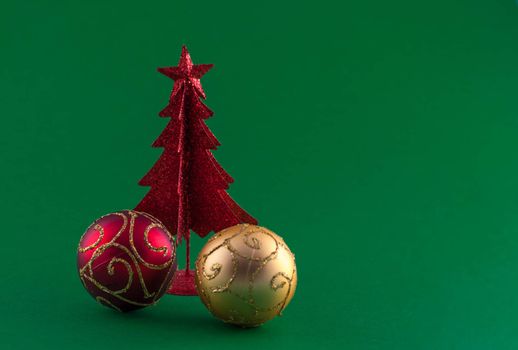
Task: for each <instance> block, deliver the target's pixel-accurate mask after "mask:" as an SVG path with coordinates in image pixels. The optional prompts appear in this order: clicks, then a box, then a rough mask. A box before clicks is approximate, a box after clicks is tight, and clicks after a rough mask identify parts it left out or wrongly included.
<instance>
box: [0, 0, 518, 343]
mask: <svg viewBox="0 0 518 350" xmlns="http://www.w3.org/2000/svg"><path fill="white" fill-rule="evenodd" d="M182 44H187V46H188V48H189V50H190V51H191V54H192V57H193V60H194V62H195V63H214V64H215V68H214V69H213V70H212V71H210V72H209V73H208V74H207V75H205V77H204V78H203V80H202V83H203V85H204V88H205V91H206V93H207V100H206V103H207V105H208V106H209V107H211V108H212V109H213V110H214V111H215V116H214V118H213V119H211V120H209V122H208V124H209V127H210V128H211V129H212V131H213V132H214V133H215V135H216V136H217V137H218V138H219V140H220V141H221V143H222V146H221V147H220V149H219V150H218V151H216V152H215V156H216V158H217V159H218V161H219V162H220V163H221V164H222V165H223V166H224V167H225V168H226V169H227V170H228V172H229V173H230V174H231V175H232V176H233V177H234V178H235V180H236V181H235V183H234V184H233V185H232V187H231V190H230V193H231V194H232V196H233V197H234V198H235V199H236V200H237V201H238V202H239V203H240V204H241V205H242V206H243V207H244V208H246V209H247V210H248V211H249V212H250V213H252V214H253V215H254V216H256V217H257V218H259V220H260V223H261V224H262V225H263V226H266V227H268V228H270V229H272V230H273V231H275V232H277V233H278V234H280V235H281V236H283V237H284V238H285V240H286V242H287V243H288V244H289V245H290V247H291V249H292V250H293V251H294V252H295V254H296V255H297V263H298V270H299V286H298V290H297V292H296V295H295V298H294V299H293V301H292V303H291V304H290V305H289V306H288V308H287V309H286V311H285V314H284V316H283V317H281V318H277V319H275V320H274V321H272V322H270V323H268V324H266V325H264V326H263V327H261V328H258V329H252V330H240V329H236V328H233V327H230V326H227V325H225V324H223V323H221V322H219V321H217V320H216V319H213V318H212V317H211V316H210V314H209V313H208V312H207V311H206V310H205V308H204V307H203V305H202V304H201V302H200V301H199V299H197V298H189V297H187V298H185V297H184V298H182V297H172V296H167V297H165V298H164V299H162V300H161V302H160V303H159V304H158V305H157V306H155V307H152V308H149V309H145V310H141V311H138V312H135V313H133V314H118V313H114V312H112V311H111V310H109V309H107V308H102V307H100V306H98V305H96V304H95V302H94V301H93V300H92V299H91V298H90V297H89V296H88V294H87V293H86V292H85V291H84V290H83V287H82V286H81V283H80V281H79V278H78V277H77V273H76V267H75V254H76V248H77V243H78V240H79V237H80V236H81V234H82V233H83V232H84V230H85V229H86V227H87V226H88V225H89V224H90V223H91V222H92V221H93V220H94V219H95V218H97V217H98V216H100V215H102V214H105V213H108V212H112V211H116V210H120V209H125V208H132V207H133V206H135V205H136V204H137V203H138V201H139V200H140V199H141V198H142V196H143V195H144V194H145V193H146V190H147V189H146V188H143V187H139V186H137V181H138V180H139V179H140V178H141V177H142V176H143V175H144V174H145V173H146V172H147V170H148V169H149V168H150V167H151V166H152V165H153V163H154V162H155V161H156V159H157V158H158V156H159V154H160V150H159V149H152V148H151V147H150V145H151V143H152V141H153V140H154V139H155V138H156V137H157V136H158V135H159V134H160V132H161V130H162V129H163V128H164V126H165V123H166V120H164V119H160V118H158V116H157V114H158V112H159V111H160V110H161V108H163V107H164V106H165V105H166V103H167V100H168V96H169V93H170V89H171V87H172V81H171V80H169V79H168V78H166V77H164V76H162V75H160V74H158V73H157V72H156V67H159V66H171V65H176V63H177V60H178V57H179V54H180V48H181V45H182ZM517 83H518V6H517V4H516V2H514V1H512V0H491V1H474V0H463V1H460V0H459V1H452V0H434V1H425V2H422V1H415V0H412V1H410V0H409V1H382V0H377V1H360V0H357V1H340V2H339V1H336V2H328V1H318V2H304V1H297V2H291V3H287V2H282V1H255V2H245V1H240V2H235V3H233V4H231V3H225V4H223V3H221V2H219V1H182V2H180V1H161V2H158V1H157V2H155V1H144V2H136V1H135V2H132V1H128V0H126V1H62V2H57V1H53V2H51V1H45V2H44V1H41V2H38V1H7V2H6V1H2V3H1V5H0V111H1V112H0V115H1V124H0V159H1V171H0V195H1V201H0V212H1V213H2V214H1V215H2V217H1V218H2V220H1V222H2V227H1V229H0V232H1V238H2V242H1V244H0V253H1V254H0V263H1V270H0V277H1V279H0V287H1V289H0V348H2V349H29V348H32V349H42V348H65V346H66V347H68V348H74V349H116V348H117V349H184V348H187V349H220V348H221V349H272V348H275V349H287V348H293V349H303V348H304V349H306V348H329V349H332V348H334V349H337V348H342V349H471V350H472V349H516V348H517V347H518V155H517V152H516V150H517V149H518V148H517V147H518V92H517V91H518V86H517ZM201 244H202V240H200V239H197V240H196V241H195V250H197V249H199V247H200V246H201Z"/></svg>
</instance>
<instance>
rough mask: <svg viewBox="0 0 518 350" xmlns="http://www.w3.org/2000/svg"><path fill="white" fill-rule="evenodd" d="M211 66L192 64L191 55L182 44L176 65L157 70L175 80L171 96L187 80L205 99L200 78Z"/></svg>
mask: <svg viewBox="0 0 518 350" xmlns="http://www.w3.org/2000/svg"><path fill="white" fill-rule="evenodd" d="M212 66H213V65H212V64H193V63H192V60H191V55H190V54H189V51H187V48H186V47H185V45H184V46H182V55H181V56H180V61H178V66H176V67H164V68H158V71H159V72H160V73H162V74H164V75H166V76H168V77H169V78H171V79H173V80H174V81H175V82H176V84H174V89H173V92H172V93H171V97H173V96H174V95H176V94H177V93H178V91H180V89H181V88H182V87H183V85H184V84H185V83H186V82H187V83H190V84H192V86H194V88H195V89H196V91H197V92H198V93H199V94H200V96H201V97H203V98H204V99H205V92H204V91H203V88H202V87H201V83H200V79H201V77H202V76H203V75H204V74H205V73H207V72H208V71H209V69H211V68H212Z"/></svg>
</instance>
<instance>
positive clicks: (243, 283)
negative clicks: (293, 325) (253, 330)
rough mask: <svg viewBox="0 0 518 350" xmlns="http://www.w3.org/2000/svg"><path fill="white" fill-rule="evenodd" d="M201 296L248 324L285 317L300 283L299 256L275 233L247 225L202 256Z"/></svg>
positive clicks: (218, 312) (217, 239) (220, 313)
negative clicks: (297, 267)
mask: <svg viewBox="0 0 518 350" xmlns="http://www.w3.org/2000/svg"><path fill="white" fill-rule="evenodd" d="M196 286H197V289H198V293H199V295H200V298H201V300H202V301H203V303H204V304H205V306H206V307H207V308H208V309H209V311H210V312H211V313H212V314H213V315H214V316H216V317H217V318H219V319H221V320H223V321H225V322H228V323H232V324H235V325H238V326H242V327H254V326H258V325H260V324H262V323H264V322H266V321H268V320H270V319H272V318H273V317H275V316H277V315H280V313H281V311H282V310H284V308H285V307H286V305H288V303H289V302H290V300H291V298H292V297H293V294H294V293H295V288H296V286H297V272H296V266H295V257H294V255H293V254H292V253H291V251H290V249H289V248H288V246H287V245H286V243H284V241H283V239H282V238H281V237H279V236H277V235H276V234H275V233H273V232H272V231H270V230H268V229H266V228H264V227H259V226H255V225H248V224H241V225H236V226H233V227H230V228H227V229H225V230H223V231H221V232H219V233H217V234H216V235H215V236H213V237H212V238H211V239H209V241H208V242H207V244H206V245H205V247H203V249H202V250H201V252H200V254H199V256H198V259H197V260H196Z"/></svg>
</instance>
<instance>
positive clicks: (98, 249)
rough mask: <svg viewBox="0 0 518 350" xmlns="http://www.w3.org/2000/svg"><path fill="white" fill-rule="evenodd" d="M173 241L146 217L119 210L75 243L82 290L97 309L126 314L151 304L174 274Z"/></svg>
mask: <svg viewBox="0 0 518 350" xmlns="http://www.w3.org/2000/svg"><path fill="white" fill-rule="evenodd" d="M175 253H176V251H175V243H174V239H173V237H172V236H171V235H170V233H169V232H168V231H167V229H166V228H165V227H164V226H163V225H162V223H161V222H160V221H158V220H157V219H155V218H154V217H152V216H151V215H149V214H146V213H141V212H136V211H132V210H124V211H120V212H116V213H112V214H108V215H105V216H103V217H101V218H99V219H97V220H96V221H95V222H94V223H93V224H92V225H90V227H88V229H87V230H86V232H85V233H84V235H83V237H81V240H80V242H79V248H78V253H77V267H78V270H79V277H80V278H81V281H82V282H83V285H84V287H85V288H86V290H87V291H88V293H90V294H91V295H92V297H94V298H95V300H97V301H98V302H100V303H101V304H103V305H105V306H108V307H111V308H113V309H116V310H119V311H130V310H134V309H138V308H141V307H145V306H148V305H152V304H154V303H155V302H156V301H157V300H158V299H159V298H160V297H161V296H162V295H163V294H164V293H165V292H166V290H167V288H168V285H169V283H170V282H171V280H172V278H173V275H174V273H175V271H176V254H175Z"/></svg>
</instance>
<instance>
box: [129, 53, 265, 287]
mask: <svg viewBox="0 0 518 350" xmlns="http://www.w3.org/2000/svg"><path fill="white" fill-rule="evenodd" d="M211 67H212V65H211V64H199V65H194V64H193V63H192V61H191V57H190V55H189V52H188V51H187V48H186V47H185V46H184V47H183V48H182V54H181V57H180V61H179V63H178V66H176V67H166V68H159V69H158V71H159V72H160V73H162V74H164V75H166V76H168V77H169V78H171V79H173V80H174V81H175V83H174V87H173V90H172V92H171V96H170V99H169V104H168V105H167V106H166V107H165V108H164V109H163V110H162V111H161V112H160V116H161V117H169V118H171V120H170V121H169V123H168V124H167V126H166V128H165V129H164V131H163V132H162V133H161V134H160V136H159V137H158V138H157V139H156V140H155V142H154V143H153V147H161V148H164V151H163V153H162V155H161V156H160V158H159V159H158V161H157V162H156V163H155V165H154V166H153V167H152V168H151V169H150V170H149V172H148V173H147V174H146V175H145V176H144V177H143V178H142V179H141V180H140V182H139V184H140V185H142V186H149V187H151V189H150V190H149V192H148V193H147V195H146V196H145V197H144V198H143V199H142V201H141V202H140V203H139V204H138V205H137V206H136V208H135V210H138V211H143V212H146V213H149V214H151V215H153V216H154V217H156V218H158V219H159V220H160V221H162V222H163V223H164V225H166V227H167V228H168V229H169V230H170V232H172V233H173V234H175V235H176V237H177V243H180V242H182V240H184V239H185V241H186V242H185V243H186V248H187V266H186V271H185V273H181V274H178V276H183V275H186V276H187V277H188V278H189V282H188V284H189V285H190V291H188V292H185V293H180V294H185V295H190V294H195V293H196V291H195V290H194V285H193V281H194V276H193V275H192V274H189V245H190V243H189V237H190V231H191V230H192V231H194V232H195V233H196V234H198V235H199V236H200V237H205V236H206V235H207V234H208V233H209V232H210V231H215V232H217V231H220V230H222V229H224V228H227V227H230V226H233V225H236V224H239V223H250V224H256V223H257V220H255V219H254V218H253V217H252V216H250V215H249V214H248V213H247V212H245V211H244V210H243V209H242V208H241V207H240V206H239V205H238V204H237V203H236V202H235V201H234V200H233V199H232V198H231V197H230V196H229V195H228V193H227V192H226V190H227V189H228V187H229V184H230V183H231V182H232V181H233V179H232V177H230V175H229V174H227V172H226V171H225V170H224V169H223V168H222V167H221V166H220V165H219V164H218V163H217V161H216V160H215V158H214V156H213V155H212V153H211V150H215V149H216V148H217V147H218V146H219V142H218V140H217V139H216V137H215V136H214V135H213V134H212V132H211V131H210V130H209V128H208V127H207V126H206V124H205V122H204V119H207V118H209V117H211V116H212V114H213V113H212V111H211V110H210V109H209V108H208V107H207V106H205V105H204V104H203V102H202V101H201V99H205V92H204V91H203V88H202V86H201V83H200V78H201V77H202V76H203V75H204V74H205V73H206V72H207V71H209V69H210V68H211ZM173 284H174V283H173Z"/></svg>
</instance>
